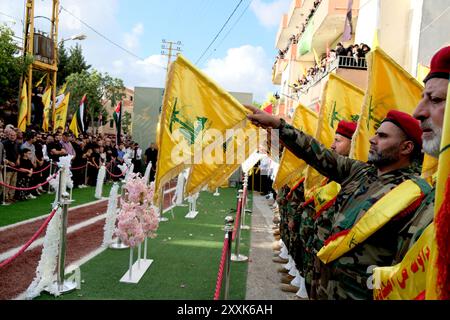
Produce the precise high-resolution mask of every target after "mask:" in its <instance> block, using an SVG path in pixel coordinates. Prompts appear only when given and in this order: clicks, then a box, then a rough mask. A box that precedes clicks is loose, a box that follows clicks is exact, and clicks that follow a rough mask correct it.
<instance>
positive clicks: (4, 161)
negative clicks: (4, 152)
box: [2, 156, 8, 206]
mask: <svg viewBox="0 0 450 320" xmlns="http://www.w3.org/2000/svg"><path fill="white" fill-rule="evenodd" d="M3 183H4V184H6V157H5V156H3ZM2 205H3V206H7V205H8V204H7V203H6V186H5V185H4V186H3V203H2Z"/></svg>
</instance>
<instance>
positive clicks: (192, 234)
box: [38, 189, 252, 300]
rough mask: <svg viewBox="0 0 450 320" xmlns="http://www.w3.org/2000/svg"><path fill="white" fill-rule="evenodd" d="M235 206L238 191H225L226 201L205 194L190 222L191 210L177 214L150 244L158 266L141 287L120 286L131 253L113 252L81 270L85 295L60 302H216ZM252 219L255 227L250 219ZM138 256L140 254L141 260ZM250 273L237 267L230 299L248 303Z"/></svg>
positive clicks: (246, 237)
mask: <svg viewBox="0 0 450 320" xmlns="http://www.w3.org/2000/svg"><path fill="white" fill-rule="evenodd" d="M249 203H252V202H251V201H249ZM235 207H236V189H223V190H221V196H220V197H214V196H213V195H212V194H210V193H202V194H201V196H200V198H199V200H198V202H197V209H198V210H199V212H200V213H199V215H198V216H197V218H196V219H195V220H187V219H185V218H184V216H185V215H186V214H187V211H188V208H187V207H178V208H176V209H174V211H173V212H174V217H173V216H172V214H171V213H170V212H169V213H167V214H166V216H167V217H168V218H169V219H170V221H169V222H164V223H161V225H160V229H159V232H158V237H157V238H156V239H154V240H150V241H149V255H148V257H149V258H150V259H153V260H154V262H153V265H152V266H151V267H150V269H149V270H147V272H146V274H145V275H144V276H143V278H142V279H141V281H140V283H139V284H137V285H133V284H124V283H120V282H119V281H120V279H121V278H122V276H123V275H124V274H125V273H126V272H127V270H128V264H129V250H124V251H114V250H111V249H108V250H107V251H105V252H103V253H102V254H100V255H99V256H97V257H95V258H94V259H92V260H91V261H89V262H88V263H86V264H85V265H83V266H82V267H81V278H82V285H81V290H79V291H75V292H73V293H70V294H66V295H63V296H61V297H59V298H56V299H58V300H59V299H63V300H212V299H213V296H214V290H215V286H216V278H217V272H218V267H219V261H220V256H221V252H222V245H223V241H224V235H225V233H224V231H223V230H222V228H223V226H224V221H225V217H226V216H227V215H230V209H235ZM233 216H234V213H233ZM246 220H247V224H250V222H251V221H250V220H251V219H250V217H249V216H247V219H246ZM249 244H250V231H243V232H242V241H241V253H242V254H245V255H248V254H249ZM233 251H234V245H233ZM136 255H137V250H136V251H135V254H134V257H135V259H136ZM247 269H248V264H247V263H232V265H231V281H230V299H234V300H244V299H245V295H246V282H247ZM38 299H44V300H46V299H55V298H54V297H52V296H50V295H43V296H41V297H39V298H38Z"/></svg>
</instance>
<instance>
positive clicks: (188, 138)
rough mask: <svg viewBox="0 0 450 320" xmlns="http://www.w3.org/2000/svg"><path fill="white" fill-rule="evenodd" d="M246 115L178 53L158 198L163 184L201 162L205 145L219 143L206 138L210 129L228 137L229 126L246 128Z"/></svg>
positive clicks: (169, 89)
mask: <svg viewBox="0 0 450 320" xmlns="http://www.w3.org/2000/svg"><path fill="white" fill-rule="evenodd" d="M247 114H248V111H247V109H245V108H244V107H243V106H242V105H241V104H240V103H239V102H238V101H237V100H236V99H235V98H233V97H232V96H231V95H230V94H229V93H228V92H226V91H225V90H223V89H221V88H220V87H219V86H218V85H217V84H216V83H214V82H213V81H212V80H210V79H209V78H208V77H207V76H205V75H204V74H203V73H202V72H201V71H199V70H198V69H197V68H196V67H195V66H194V65H192V64H191V63H190V62H189V61H187V60H186V59H185V58H184V57H183V56H181V55H179V56H178V58H177V60H176V61H175V62H174V63H173V64H172V65H171V67H170V70H169V74H168V78H167V85H166V92H165V94H164V101H163V111H162V115H161V122H160V123H161V125H160V127H161V129H160V130H161V131H160V135H159V137H158V138H159V147H160V149H159V150H160V152H159V154H158V168H157V173H156V182H155V190H156V192H155V200H158V198H160V192H161V187H162V186H163V185H165V184H166V183H167V182H168V181H169V180H171V179H172V178H174V177H176V176H177V175H178V174H179V173H180V172H181V171H182V170H184V169H185V168H187V167H190V166H191V164H193V163H196V162H198V161H201V156H202V153H203V150H204V148H205V147H207V146H214V145H216V144H218V143H220V139H215V140H214V141H213V142H210V141H209V140H208V141H205V140H207V139H203V136H204V135H205V133H207V131H209V130H216V131H217V132H219V133H221V134H222V136H225V134H226V130H228V129H238V128H243V127H244V126H245V124H246V122H247Z"/></svg>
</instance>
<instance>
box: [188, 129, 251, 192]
mask: <svg viewBox="0 0 450 320" xmlns="http://www.w3.org/2000/svg"><path fill="white" fill-rule="evenodd" d="M257 132H258V131H257V128H256V127H254V126H253V125H252V124H251V123H250V122H249V123H248V124H247V127H246V128H245V130H238V131H236V132H235V135H233V136H231V137H229V139H228V140H227V141H225V142H223V143H222V144H217V145H216V147H215V148H213V149H210V148H209V147H206V149H205V150H204V153H203V155H204V157H203V159H202V160H203V162H202V163H200V164H194V165H193V166H192V168H191V172H190V174H189V178H188V181H187V184H186V189H185V196H190V195H193V194H196V193H197V192H199V191H200V190H201V189H202V188H203V187H204V186H206V185H209V184H211V182H212V181H214V180H212V179H211V177H212V176H214V175H216V174H217V173H218V172H222V171H223V170H226V169H230V167H231V168H235V169H234V170H233V172H234V171H236V170H237V168H239V166H240V165H241V164H242V163H244V162H245V160H247V159H248V157H249V156H250V154H252V153H253V152H255V151H256V149H257ZM250 136H253V137H254V139H251V138H250ZM251 140H253V141H251ZM249 142H250V143H249ZM208 149H210V150H208ZM217 155H219V156H217ZM216 183H218V185H219V186H221V185H222V183H221V181H220V180H219V181H218V182H216ZM213 187H214V189H215V185H214V186H213Z"/></svg>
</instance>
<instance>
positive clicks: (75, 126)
mask: <svg viewBox="0 0 450 320" xmlns="http://www.w3.org/2000/svg"><path fill="white" fill-rule="evenodd" d="M69 130H70V131H72V133H73V135H74V136H75V137H76V138H78V136H79V135H80V133H79V132H78V123H77V114H76V113H75V114H74V115H73V118H72V121H71V122H70V126H69Z"/></svg>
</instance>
